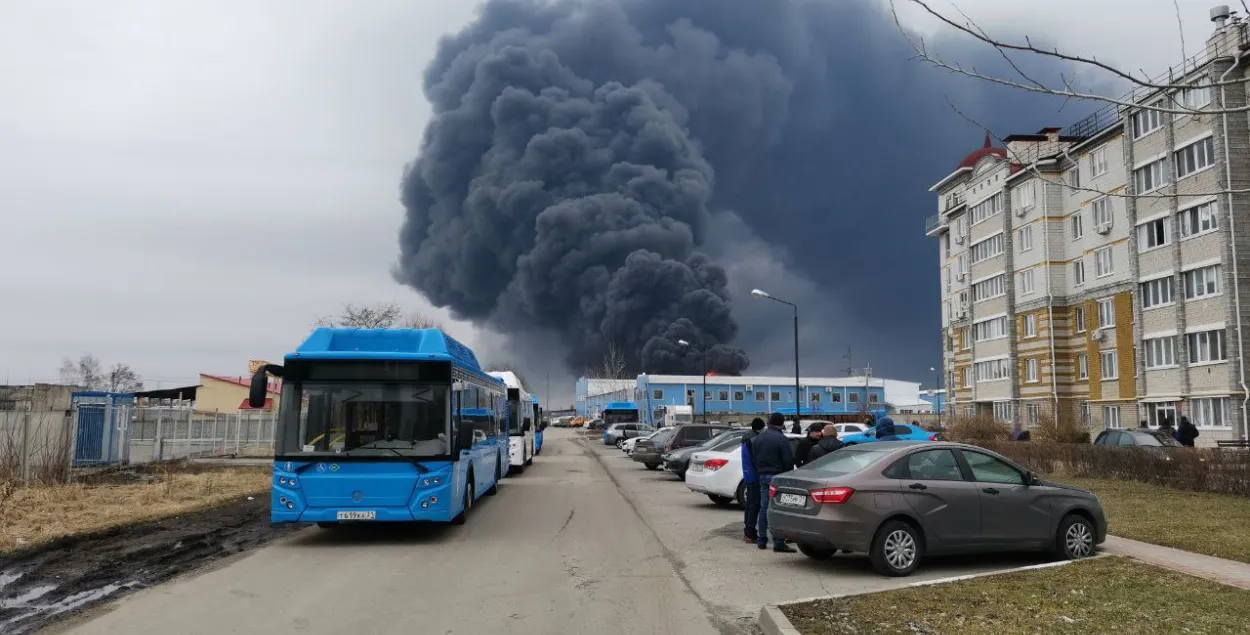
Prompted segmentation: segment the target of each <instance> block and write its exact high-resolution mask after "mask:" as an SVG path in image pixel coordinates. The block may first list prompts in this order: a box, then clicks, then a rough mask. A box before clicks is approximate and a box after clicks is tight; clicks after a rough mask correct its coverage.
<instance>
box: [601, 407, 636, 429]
mask: <svg viewBox="0 0 1250 635" xmlns="http://www.w3.org/2000/svg"><path fill="white" fill-rule="evenodd" d="M636 421H638V411H637V410H604V411H603V424H604V425H609V426H610V425H612V424H614V423H634V422H636Z"/></svg>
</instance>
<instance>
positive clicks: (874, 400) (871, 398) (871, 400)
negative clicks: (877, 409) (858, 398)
mask: <svg viewBox="0 0 1250 635" xmlns="http://www.w3.org/2000/svg"><path fill="white" fill-rule="evenodd" d="M878 401H880V399H879V398H878V397H877V393H875V392H874V393H872V394H870V395H868V403H877V402H878Z"/></svg>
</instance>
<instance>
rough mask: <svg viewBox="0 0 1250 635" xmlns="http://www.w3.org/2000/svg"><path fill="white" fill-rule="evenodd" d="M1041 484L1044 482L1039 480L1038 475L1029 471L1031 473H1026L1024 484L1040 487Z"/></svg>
mask: <svg viewBox="0 0 1250 635" xmlns="http://www.w3.org/2000/svg"><path fill="white" fill-rule="evenodd" d="M1041 482H1042V480H1041V479H1039V478H1037V475H1036V474H1034V473H1033V472H1032V471H1029V472H1025V473H1024V484H1025V485H1039V484H1041Z"/></svg>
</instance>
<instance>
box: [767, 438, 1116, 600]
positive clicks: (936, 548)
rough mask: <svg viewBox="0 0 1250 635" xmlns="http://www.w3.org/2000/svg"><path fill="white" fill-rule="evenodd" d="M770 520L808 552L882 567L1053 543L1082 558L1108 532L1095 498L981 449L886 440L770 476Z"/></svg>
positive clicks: (1054, 548)
mask: <svg viewBox="0 0 1250 635" xmlns="http://www.w3.org/2000/svg"><path fill="white" fill-rule="evenodd" d="M768 495H769V499H770V500H769V504H768V525H769V528H770V529H772V530H773V531H774V532H776V535H777V536H780V537H782V538H785V539H786V540H791V541H793V542H795V543H796V544H798V546H799V550H800V551H802V552H803V554H804V555H806V556H808V557H809V558H816V559H821V558H828V557H830V556H832V555H833V554H834V553H835V552H836V551H837V550H839V549H841V550H843V551H847V552H860V553H864V552H866V553H868V555H869V557H870V558H871V560H872V564H873V567H875V568H876V569H877V571H879V572H881V573H882V574H884V575H889V576H903V575H908V574H910V573H911V572H912V571H915V570H916V567H918V566H919V565H920V561H921V559H922V558H923V557H924V556H926V555H929V554H938V553H958V552H962V553H968V552H990V551H1032V550H1038V551H1042V550H1046V551H1050V552H1052V553H1054V554H1056V555H1058V556H1060V557H1063V558H1068V559H1075V558H1084V557H1086V556H1091V555H1093V554H1094V549H1095V546H1096V545H1098V544H1101V543H1102V542H1103V541H1104V540H1105V539H1106V537H1107V521H1106V518H1105V516H1104V515H1103V511H1102V505H1101V504H1100V503H1099V502H1098V497H1096V496H1094V495H1093V494H1092V493H1090V492H1087V491H1085V490H1083V489H1079V488H1076V487H1069V486H1066V485H1060V484H1058V483H1051V482H1048V481H1043V480H1041V479H1039V478H1038V477H1037V476H1036V475H1034V474H1033V473H1032V472H1029V471H1028V470H1026V469H1024V468H1022V467H1020V466H1018V465H1016V464H1014V463H1012V462H1011V461H1009V460H1007V459H1006V458H1004V457H1002V456H1000V455H998V454H995V453H994V452H991V451H989V450H986V449H984V448H979V447H975V446H970V445H964V444H961V443H948V442H945V441H928V442H917V441H881V442H878V443H866V444H863V445H858V446H853V447H849V448H842V449H841V450H838V451H837V452H832V453H830V454H827V455H825V456H822V457H820V458H819V459H816V460H815V461H812V462H811V463H808V464H807V465H805V466H803V467H801V468H799V469H797V470H794V471H791V472H786V473H784V474H780V475H778V476H776V477H774V478H773V482H772V485H771V487H770V488H769V493H768Z"/></svg>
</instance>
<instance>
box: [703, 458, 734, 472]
mask: <svg viewBox="0 0 1250 635" xmlns="http://www.w3.org/2000/svg"><path fill="white" fill-rule="evenodd" d="M726 463H729V459H711V460H709V461H708V462H707V463H704V464H703V469H705V470H708V471H709V472H715V471H716V470H719V469H721V468H722V467H725V464H726Z"/></svg>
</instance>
